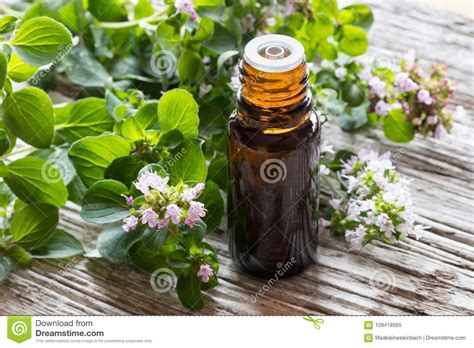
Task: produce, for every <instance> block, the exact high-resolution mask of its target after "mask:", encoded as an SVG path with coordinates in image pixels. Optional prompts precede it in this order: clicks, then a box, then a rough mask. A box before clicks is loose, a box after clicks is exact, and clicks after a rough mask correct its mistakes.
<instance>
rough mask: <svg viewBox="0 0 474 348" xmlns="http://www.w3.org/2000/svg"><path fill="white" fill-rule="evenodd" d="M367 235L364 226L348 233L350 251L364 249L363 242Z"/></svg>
mask: <svg viewBox="0 0 474 348" xmlns="http://www.w3.org/2000/svg"><path fill="white" fill-rule="evenodd" d="M365 234H366V228H365V227H364V226H363V225H359V226H357V228H356V230H355V231H353V230H348V231H346V241H348V242H349V243H350V248H349V250H358V249H360V248H361V247H362V242H363V241H364V237H365Z"/></svg>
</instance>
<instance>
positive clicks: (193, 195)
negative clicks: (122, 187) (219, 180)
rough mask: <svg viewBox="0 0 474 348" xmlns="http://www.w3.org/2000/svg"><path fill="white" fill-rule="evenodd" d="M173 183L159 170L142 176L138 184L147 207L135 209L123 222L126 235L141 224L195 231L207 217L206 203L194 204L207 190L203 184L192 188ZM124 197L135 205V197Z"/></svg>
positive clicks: (151, 226)
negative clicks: (177, 226)
mask: <svg viewBox="0 0 474 348" xmlns="http://www.w3.org/2000/svg"><path fill="white" fill-rule="evenodd" d="M169 181H170V178H169V177H167V176H166V177H162V176H160V175H158V174H157V173H156V172H155V171H149V172H145V173H143V174H141V175H140V176H139V177H138V179H137V181H136V182H135V183H134V185H135V187H136V188H137V189H138V190H139V191H140V192H141V193H142V194H143V196H142V198H143V204H142V205H141V206H140V207H133V208H131V210H130V212H131V215H130V216H127V217H126V218H124V219H123V221H122V222H123V225H122V226H123V229H124V230H125V231H126V232H129V231H133V230H135V229H136V228H137V226H138V225H139V224H141V225H142V226H146V227H148V228H153V229H157V230H159V229H162V228H164V227H167V226H169V224H170V223H172V224H174V225H180V224H185V225H187V226H189V227H191V228H193V227H195V225H196V223H197V222H198V221H201V219H202V218H204V217H205V216H206V212H207V210H206V209H205V207H204V204H203V203H201V202H196V201H194V200H195V199H197V198H198V197H199V195H200V194H201V193H202V191H203V190H204V188H205V185H204V184H203V183H198V184H196V185H195V186H192V187H191V186H189V185H188V184H184V183H182V182H181V183H180V184H178V185H176V186H170V185H168V183H169ZM124 197H125V201H126V203H127V205H130V206H133V205H134V204H135V202H136V199H134V197H132V196H125V195H124ZM141 201H142V200H140V202H141Z"/></svg>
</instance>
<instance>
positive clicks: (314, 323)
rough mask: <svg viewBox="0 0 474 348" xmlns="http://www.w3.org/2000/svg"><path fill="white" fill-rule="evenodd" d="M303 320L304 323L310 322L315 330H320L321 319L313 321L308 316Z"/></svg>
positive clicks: (322, 321)
mask: <svg viewBox="0 0 474 348" xmlns="http://www.w3.org/2000/svg"><path fill="white" fill-rule="evenodd" d="M303 319H304V320H306V321H309V322H312V323H313V325H314V328H315V329H316V330H319V329H320V328H321V324H323V323H324V319H321V318H318V319H315V318H313V317H312V316H310V315H307V316H305V317H303Z"/></svg>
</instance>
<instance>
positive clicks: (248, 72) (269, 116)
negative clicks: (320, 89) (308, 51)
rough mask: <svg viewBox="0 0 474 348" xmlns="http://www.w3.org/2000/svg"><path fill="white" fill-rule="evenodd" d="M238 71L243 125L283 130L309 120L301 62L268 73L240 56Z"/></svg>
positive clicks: (266, 130) (308, 98) (308, 99)
mask: <svg viewBox="0 0 474 348" xmlns="http://www.w3.org/2000/svg"><path fill="white" fill-rule="evenodd" d="M239 71H240V82H241V83H242V86H241V87H240V89H239V91H238V93H237V115H238V117H239V119H240V120H241V121H242V122H243V123H244V124H245V125H246V126H248V127H252V128H257V129H261V130H262V131H263V132H264V133H285V132H289V131H291V130H293V129H295V128H297V127H298V126H300V125H301V124H303V123H304V122H306V121H307V120H308V118H309V117H310V112H311V110H312V106H313V101H312V96H311V92H310V90H309V86H308V76H309V74H308V69H307V66H306V64H305V63H304V62H303V63H302V64H300V65H299V66H298V67H297V68H295V69H293V70H291V71H286V72H281V73H280V72H279V73H273V72H272V73H269V72H264V71H261V70H257V69H255V68H253V67H252V66H250V65H249V64H247V63H246V62H245V60H241V62H240V64H239Z"/></svg>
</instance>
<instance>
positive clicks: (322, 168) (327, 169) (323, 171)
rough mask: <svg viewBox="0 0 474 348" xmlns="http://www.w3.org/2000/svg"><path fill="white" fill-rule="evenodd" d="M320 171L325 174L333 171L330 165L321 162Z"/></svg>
mask: <svg viewBox="0 0 474 348" xmlns="http://www.w3.org/2000/svg"><path fill="white" fill-rule="evenodd" d="M319 172H320V173H321V175H323V176H328V175H329V174H330V173H331V170H330V169H329V168H328V167H326V166H325V165H324V164H321V166H320V169H319Z"/></svg>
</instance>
